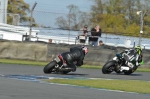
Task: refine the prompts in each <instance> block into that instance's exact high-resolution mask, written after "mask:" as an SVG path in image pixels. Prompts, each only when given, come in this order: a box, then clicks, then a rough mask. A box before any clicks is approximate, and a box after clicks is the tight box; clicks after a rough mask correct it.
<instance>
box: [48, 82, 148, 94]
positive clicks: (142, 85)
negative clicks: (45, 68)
mask: <svg viewBox="0 0 150 99" xmlns="http://www.w3.org/2000/svg"><path fill="white" fill-rule="evenodd" d="M47 81H48V82H51V83H59V84H71V85H78V86H85V87H91V88H101V89H110V90H120V91H126V92H137V93H143V94H150V82H148V81H138V80H104V79H92V80H89V79H88V80H87V79H51V80H47Z"/></svg>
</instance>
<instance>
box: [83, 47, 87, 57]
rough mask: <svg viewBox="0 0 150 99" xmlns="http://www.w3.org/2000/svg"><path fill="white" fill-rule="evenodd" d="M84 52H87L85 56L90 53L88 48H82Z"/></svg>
mask: <svg viewBox="0 0 150 99" xmlns="http://www.w3.org/2000/svg"><path fill="white" fill-rule="evenodd" d="M82 50H83V51H84V52H85V55H86V54H87V53H88V48H87V47H85V46H82Z"/></svg>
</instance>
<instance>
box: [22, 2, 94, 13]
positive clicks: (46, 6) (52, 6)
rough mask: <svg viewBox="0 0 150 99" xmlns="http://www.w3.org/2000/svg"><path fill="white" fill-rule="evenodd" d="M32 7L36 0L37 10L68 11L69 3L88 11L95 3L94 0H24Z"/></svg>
mask: <svg viewBox="0 0 150 99" xmlns="http://www.w3.org/2000/svg"><path fill="white" fill-rule="evenodd" d="M24 1H25V2H26V3H27V4H29V5H30V7H32V6H33V5H34V3H35V2H37V5H36V7H35V10H42V11H49V12H64V13H65V12H66V13H67V12H68V9H67V6H68V5H71V4H73V5H76V6H78V7H79V9H80V10H81V11H83V12H88V11H90V9H91V5H92V4H93V1H92V0H24Z"/></svg>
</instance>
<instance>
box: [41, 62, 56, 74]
mask: <svg viewBox="0 0 150 99" xmlns="http://www.w3.org/2000/svg"><path fill="white" fill-rule="evenodd" d="M55 65H57V62H56V61H51V62H50V63H48V64H47V65H46V66H45V67H44V69H43V71H44V73H45V74H49V73H51V72H52V70H53V69H54V67H55Z"/></svg>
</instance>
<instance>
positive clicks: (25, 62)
mask: <svg viewBox="0 0 150 99" xmlns="http://www.w3.org/2000/svg"><path fill="white" fill-rule="evenodd" d="M0 63H3V64H21V65H33V66H45V65H46V64H47V63H48V62H43V61H29V60H15V59H0ZM81 68H90V69H102V66H89V65H83V66H81ZM137 71H139V72H150V68H141V67H140V68H138V69H137Z"/></svg>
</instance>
